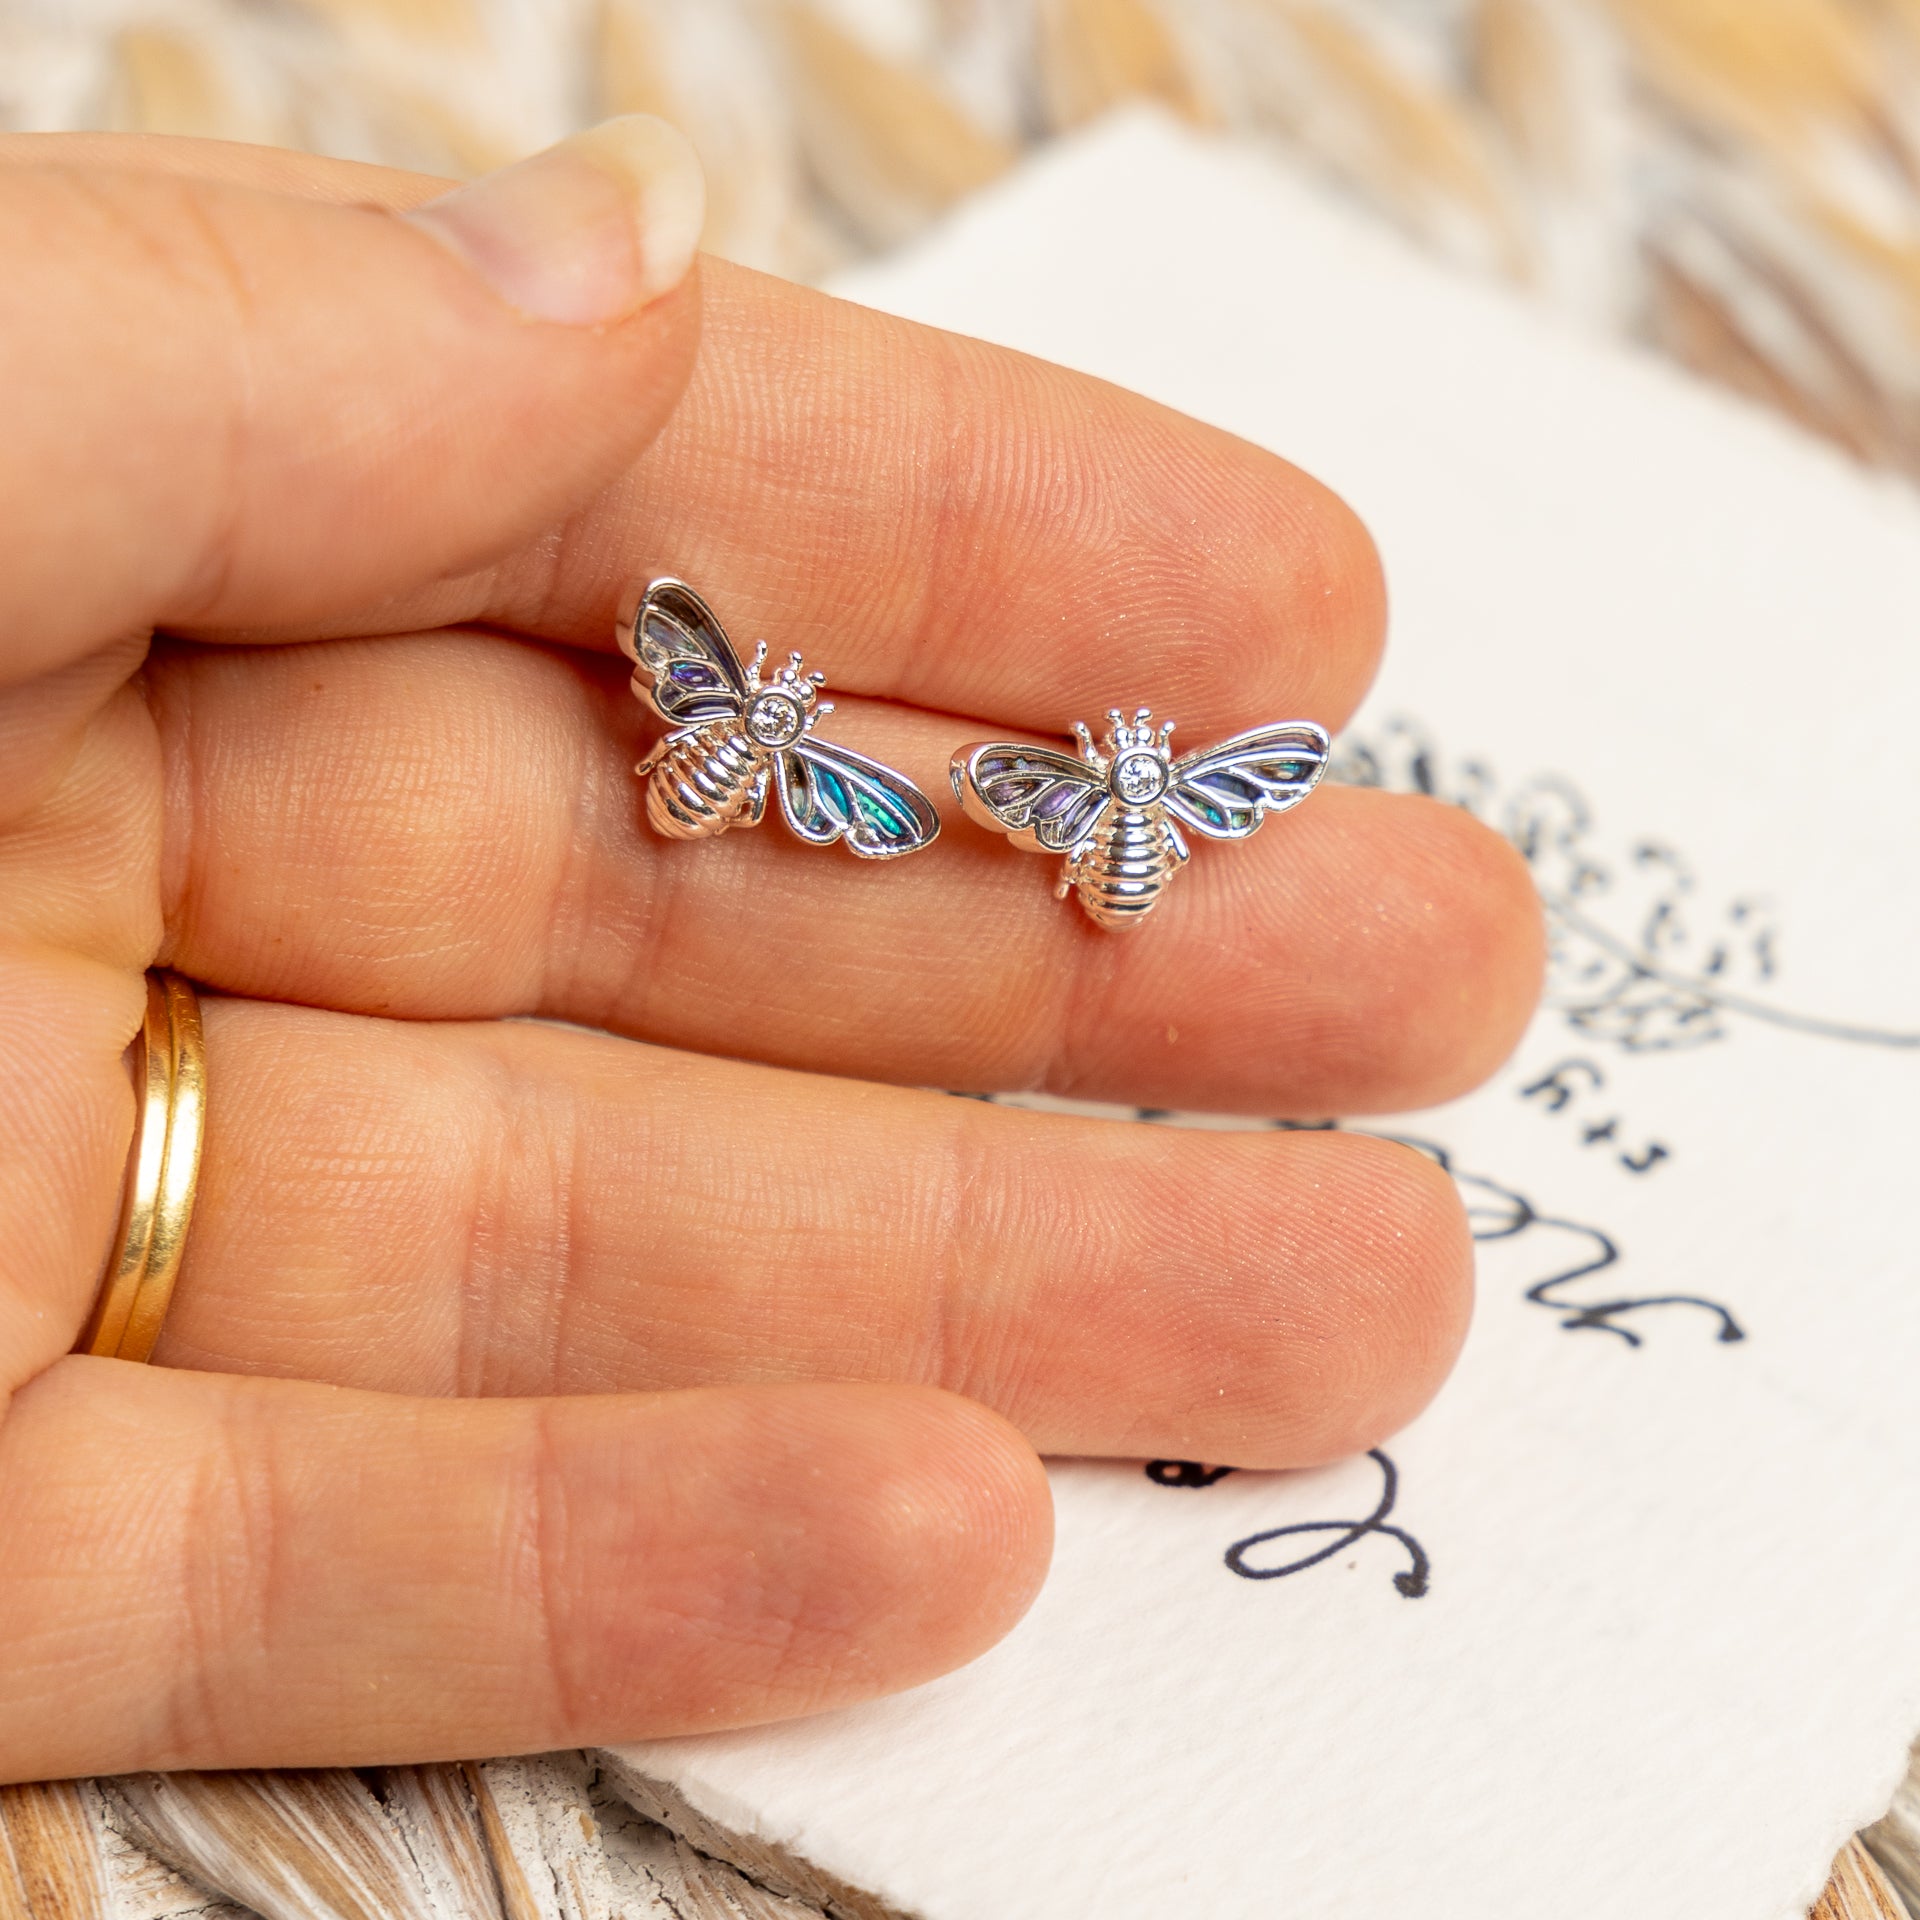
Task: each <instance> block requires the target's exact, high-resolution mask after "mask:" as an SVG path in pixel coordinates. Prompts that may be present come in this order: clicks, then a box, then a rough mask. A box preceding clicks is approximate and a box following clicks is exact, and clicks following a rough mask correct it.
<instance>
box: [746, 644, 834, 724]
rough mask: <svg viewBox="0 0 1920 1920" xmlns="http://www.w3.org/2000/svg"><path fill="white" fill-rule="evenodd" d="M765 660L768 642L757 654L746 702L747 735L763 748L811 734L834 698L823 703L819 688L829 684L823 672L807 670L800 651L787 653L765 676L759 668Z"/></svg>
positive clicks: (831, 705) (830, 707)
mask: <svg viewBox="0 0 1920 1920" xmlns="http://www.w3.org/2000/svg"><path fill="white" fill-rule="evenodd" d="M765 660H766V644H765V642H764V641H763V642H762V643H761V646H760V650H759V651H758V652H757V653H756V654H755V655H754V659H753V669H752V672H751V674H750V675H749V677H748V686H749V688H750V689H751V698H750V699H749V701H748V703H747V710H746V715H745V719H746V728H747V732H748V734H749V735H750V736H751V737H752V739H754V740H755V741H756V742H758V744H759V745H761V746H762V747H768V748H773V747H788V746H791V745H792V744H793V743H794V741H795V740H797V739H798V738H799V737H800V736H801V734H803V733H809V732H811V731H812V729H813V723H814V722H815V721H816V720H817V719H819V717H820V716H821V715H822V714H823V713H831V712H832V711H833V702H832V701H831V700H828V701H825V702H822V700H821V698H820V689H821V688H822V687H823V686H825V685H826V679H827V677H826V675H825V674H823V673H807V672H804V671H803V669H802V662H801V659H800V656H799V655H798V654H797V653H793V654H789V655H788V656H787V664H786V665H785V666H784V667H780V668H778V669H776V670H775V671H774V672H773V673H770V674H768V675H767V676H766V678H765V679H762V678H761V676H760V669H761V667H762V665H763V664H764V663H765Z"/></svg>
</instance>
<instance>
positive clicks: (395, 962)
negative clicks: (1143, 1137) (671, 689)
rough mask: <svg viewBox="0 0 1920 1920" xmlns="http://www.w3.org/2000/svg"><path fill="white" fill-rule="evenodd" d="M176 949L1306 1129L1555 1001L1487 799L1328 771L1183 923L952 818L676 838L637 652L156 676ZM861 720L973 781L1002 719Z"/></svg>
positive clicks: (420, 648)
mask: <svg viewBox="0 0 1920 1920" xmlns="http://www.w3.org/2000/svg"><path fill="white" fill-rule="evenodd" d="M150 679H151V686H152V699H153V704H154V711H155V714H156V718H157V722H158V725H159V728H160V735H161V740H162V743H163V746H162V750H163V753H164V755H165V756H166V759H167V763H168V790H169V796H170V799H169V824H168V829H167V841H168V868H167V879H166V899H167V918H168V925H169V929H170V932H169V942H170V946H169V951H170V953H171V956H172V964H174V965H177V966H179V967H181V968H183V969H184V970H186V971H187V972H189V973H191V974H193V975H194V976H195V977H196V978H199V979H203V980H206V981H208V982H209V983H211V984H214V985H217V986H220V987H223V988H225V989H227V990H229V991H232V992H236V993H243V994H248V995H252V996H255V997H259V998H265V999H279V1000H298V1001H305V1002H309V1003H314V1004H320V1005H328V1006H334V1007H340V1008H346V1009H352V1010H356V1011H360V1012H368V1013H384V1014H399V1015H407V1016H412V1017H416V1018H427V1019H445V1018H475V1017H482V1016H487V1015H497V1014H507V1013H542V1014H550V1015H554V1016H557V1017H559V1018H563V1019H569V1020H575V1021H579V1022H582V1023H583V1024H587V1025H591V1026H600V1027H607V1028H611V1029H614V1030H616V1031H619V1032H623V1033H627V1034H631V1035H636V1036H639V1037H641V1038H644V1039H649V1040H656V1041H661V1042H664V1043H667V1044H670V1045H674V1046H682V1047H692V1048H697V1049H699V1050H701V1051H705V1052H718V1053H733V1054H741V1055H749V1056H755V1057H759V1058H763V1059H766V1060H770V1061H774V1062H777V1063H780V1064H784V1065H789V1066H801V1067H808V1068H814V1069H819V1070H824V1071H831V1072H840V1073H851V1074H858V1075H862V1076H865V1077H868V1078H874V1079H889V1080H905V1081H910V1082H913V1083H916V1084H921V1085H927V1084H933V1085H944V1086H951V1087H962V1088H970V1089H975V1090H979V1089H985V1088H994V1087H1036V1086H1045V1087H1049V1088H1052V1089H1053V1090H1055V1091H1057V1092H1063V1093H1081V1094H1085V1095H1087V1096H1088V1097H1090V1098H1096V1099H1098V1098H1111V1099H1121V1100H1137V1101H1141V1102H1144V1103H1146V1104H1149V1105H1154V1106H1182V1105H1184V1106H1199V1107H1217V1108H1222V1109H1234V1110H1239V1111H1252V1112H1256V1113H1258V1112H1268V1113H1284V1112H1289V1111H1292V1112H1305V1113H1310V1114H1324V1113H1329V1112H1360V1111H1367V1110H1374V1111H1378V1110H1382V1109H1386V1110H1392V1109H1396V1108H1401V1109H1404V1108H1407V1107H1411V1106H1417V1105H1424V1104H1428V1103H1430V1102H1432V1101H1435V1100H1438V1099H1440V1098H1443V1097H1446V1096H1447V1095H1449V1094H1451V1093H1454V1092H1457V1091H1459V1090H1460V1089H1461V1088H1463V1087H1464V1086H1467V1085H1471V1084H1473V1082H1474V1081H1475V1080H1477V1079H1478V1078H1479V1077H1481V1076H1482V1075H1483V1074H1485V1073H1486V1072H1488V1071H1490V1070H1491V1069H1492V1067H1493V1066H1494V1065H1495V1064H1496V1063H1497V1062H1498V1061H1499V1060H1500V1059H1501V1058H1503V1057H1504V1055H1505V1053H1506V1052H1507V1050H1508V1049H1509V1048H1510V1047H1511V1046H1512V1045H1513V1043H1514V1041H1515V1039H1516V1038H1517V1036H1518V1034H1519V1031H1520V1029H1521V1027H1522V1025H1523V1024H1524V1022H1525V1019H1526V1017H1527V1013H1528V1011H1529V1009H1530V1007H1531V1005H1532V999H1533V994H1534V991H1535V989H1536V987H1537V983H1538V978H1539V967H1540V934H1539V917H1538V908H1537V905H1536V904H1535V902H1534V896H1533V890H1532V886H1531V883H1530V882H1529V880H1528V878H1527V875H1526V871H1525V868H1524V866H1523V865H1522V863H1521V862H1520V861H1519V860H1518V858H1517V856H1515V855H1514V853H1513V851H1512V850H1511V849H1510V848H1509V847H1507V846H1506V845H1505V843H1504V842H1502V841H1501V840H1499V839H1498V838H1497V837H1496V836H1495V835H1493V834H1492V833H1490V832H1488V831H1487V830H1486V829H1484V828H1482V827H1480V826H1479V825H1478V824H1477V823H1475V822H1474V821H1472V820H1471V819H1469V818H1468V817H1467V816H1466V815H1465V814H1464V813H1462V812H1460V811H1458V810H1457V809H1453V808H1446V807H1441V806H1439V805H1436V804H1433V803H1429V802H1423V801H1417V800H1408V799H1402V798H1395V797H1391V796H1386V795H1380V794H1375V793H1364V792H1358V791H1353V790H1343V789H1339V788H1323V789H1322V790H1321V791H1320V792H1318V793H1316V794H1315V795H1314V796H1313V797H1312V799H1310V800H1309V801H1308V802H1307V803H1306V804H1305V805H1303V806H1302V807H1300V808H1299V809H1298V810H1297V811H1294V812H1292V813H1289V814H1287V815H1286V816H1284V817H1283V818H1280V819H1276V820H1272V821H1269V822H1268V823H1267V824H1266V825H1265V826H1263V827H1262V828H1261V830H1260V831H1259V833H1257V834H1256V835H1255V836H1254V837H1253V838H1252V839H1250V840H1248V841H1245V842H1243V843H1238V844H1234V845H1218V844H1214V843H1212V842H1207V841H1201V842H1199V843H1198V844H1197V845H1196V847H1195V850H1194V855H1193V859H1192V861H1191V863H1190V865H1189V866H1188V867H1187V868H1186V869H1185V870H1183V871H1182V872H1180V873H1178V874H1177V875H1176V876H1175V877H1174V878H1173V880H1172V882H1171V883H1170V885H1169V887H1168V889H1167V892H1166V896H1165V898H1164V899H1162V900H1161V901H1160V903H1159V904H1158V905H1157V906H1156V907H1155V909H1154V912H1153V915H1152V918H1151V920H1150V922H1149V923H1148V924H1147V925H1145V926H1143V927H1141V928H1139V929H1136V930H1132V931H1129V932H1126V933H1122V934H1117V935H1110V934H1103V933H1100V932H1098V931H1097V930H1095V929H1094V928H1093V927H1091V925H1090V924H1089V923H1088V922H1087V921H1086V920H1085V918H1084V916H1083V915H1082V914H1081V913H1080V911H1079V909H1078V907H1077V906H1076V905H1074V904H1072V903H1070V902H1069V903H1066V904H1062V903H1059V902H1057V901H1055V900H1054V899H1053V898H1052V897H1051V883H1052V881H1053V879H1054V877H1055V873H1056V871H1057V862H1054V861H1051V860H1043V859H1041V858H1040V857H1038V856H1035V855H1031V854H1025V853H1020V852H1017V851H1015V850H1014V849H1012V848H1011V847H1009V846H1008V845H1007V843H1006V842H1005V841H1003V840H1001V839H1000V838H998V837H997V836H994V835H990V834H986V833H983V832H981V831H980V830H979V829H977V828H976V827H974V826H972V825H971V824H970V823H968V822H966V821H964V820H961V819H958V818H955V819H953V820H952V821H951V822H950V825H949V827H948V830H947V832H946V833H945V834H944V835H943V837H942V838H941V840H940V842H939V844H938V846H937V848H936V849H935V850H934V852H933V853H931V854H929V855H927V856H926V857H924V858H913V859H907V860H897V861H888V862H884V863H870V862H865V861H856V860H852V859H849V858H848V857H847V856H846V855H845V854H844V852H842V851H840V850H830V851H827V852H822V851H820V850H819V849H816V848H810V847H806V846H803V845H801V844H800V843H798V842H796V841H795V840H793V839H792V837H791V836H790V835H788V834H787V832H786V831H785V829H784V827H783V826H782V825H781V824H780V823H779V822H778V821H776V820H769V821H768V822H766V823H765V824H764V825H763V826H762V827H761V828H760V829H759V830H758V831H754V832H741V833H734V834H729V835H727V836H726V838H725V839H724V840H721V841H717V842H709V843H705V844H687V843H677V842H668V841H664V840H662V839H660V838H658V837H657V836H656V835H654V834H653V833H652V832H651V831H650V830H649V829H648V828H647V827H646V826H645V825H644V824H643V820H642V804H641V797H640V790H639V786H638V783H637V782H636V781H635V780H634V778H633V776H632V773H631V771H630V769H631V767H632V764H633V761H634V758H635V757H636V754H637V752H638V750H639V745H640V741H641V738H642V735H641V730H640V718H639V711H638V708H637V707H636V705H635V703H634V702H633V701H632V700H631V699H630V698H629V697H628V695H627V693H626V691H625V689H624V685H623V683H622V681H621V680H620V678H619V676H618V673H617V670H616V669H615V668H614V666H613V665H612V663H606V664H605V666H604V667H602V666H601V665H600V664H599V663H595V662H590V661H586V660H583V659H582V658H580V657H579V656H570V655H568V654H565V653H563V652H560V651H557V650H549V649H543V648H537V647H531V646H525V645H513V644H506V643H502V644H500V645H496V646H487V647H477V646H474V645H472V644H470V643H469V642H468V641H467V640H465V639H464V638H463V637H462V636H459V635H440V636H429V637H423V638H418V639H414V640H405V641H402V640H390V641H381V642H372V641H347V642H341V643H337V644H334V645H328V646H314V647H305V648H296V649H286V648H280V649H271V648H270V649H260V650H249V651H245V652H237V651H228V650H219V649H204V650H195V649H189V650H184V651H182V650H174V651H170V652H167V653H165V654H163V655H162V656H160V657H157V658H156V659H155V661H154V663H153V666H152V668H151V669H150ZM829 725H830V730H831V731H832V733H833V734H834V735H835V737H837V738H840V739H844V740H847V741H849V742H850V743H851V744H853V745H855V746H858V747H860V748H862V749H863V750H865V751H869V752H872V753H875V754H877V755H878V757H880V758H881V759H883V760H885V761H887V762H888V763H889V764H892V765H895V766H898V767H901V768H903V769H905V770H906V771H907V772H908V773H909V774H911V775H912V776H913V777H914V778H916V779H917V780H918V781H919V782H920V784H921V785H922V786H923V787H924V788H925V789H926V791H927V792H929V793H930V794H934V795H936V796H944V797H945V800H946V804H947V806H948V810H949V812H950V813H953V812H957V810H956V809H954V808H953V806H952V801H951V794H950V791H949V790H948V788H947V785H946V765H947V756H948V754H949V753H950V751H951V750H952V748H953V747H954V746H955V745H957V744H958V743H959V742H960V740H961V739H963V738H964V737H965V735H966V733H967V732H968V731H969V730H975V726H974V723H962V722H958V721H953V720H941V719H939V718H937V717H935V716H930V715H914V714H908V713H902V712H899V711H897V710H888V709H869V710H867V711H864V712H862V711H858V710H856V708H855V707H854V706H852V705H849V706H848V707H847V708H846V709H845V710H844V711H842V712H837V713H835V714H834V715H833V717H832V720H831V722H830V723H829Z"/></svg>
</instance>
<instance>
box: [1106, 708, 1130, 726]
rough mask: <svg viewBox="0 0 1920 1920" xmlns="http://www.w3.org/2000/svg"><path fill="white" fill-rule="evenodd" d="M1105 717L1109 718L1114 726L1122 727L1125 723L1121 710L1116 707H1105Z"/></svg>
mask: <svg viewBox="0 0 1920 1920" xmlns="http://www.w3.org/2000/svg"><path fill="white" fill-rule="evenodd" d="M1107 718H1108V719H1109V720H1111V721H1112V722H1113V724H1114V725H1115V726H1116V727H1124V726H1125V725H1126V724H1127V723H1126V721H1125V719H1124V718H1123V717H1122V716H1121V712H1120V709H1119V708H1118V707H1109V708H1108V709H1107Z"/></svg>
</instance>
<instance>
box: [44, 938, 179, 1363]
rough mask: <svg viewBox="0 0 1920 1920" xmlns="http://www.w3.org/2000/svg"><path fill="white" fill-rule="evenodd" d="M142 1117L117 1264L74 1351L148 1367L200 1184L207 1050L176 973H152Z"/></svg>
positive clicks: (143, 1037) (142, 1054)
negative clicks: (148, 1358)
mask: <svg viewBox="0 0 1920 1920" xmlns="http://www.w3.org/2000/svg"><path fill="white" fill-rule="evenodd" d="M135 1045H136V1049H137V1052H138V1055H139V1060H138V1065H137V1068H136V1071H137V1073H138V1076H139V1087H140V1092H139V1112H138V1115H137V1117H136V1119H135V1122H134V1130H133V1151H132V1153H131V1155H130V1156H129V1158H128V1162H127V1188H126V1195H125V1197H124V1199H123V1200H122V1202H121V1206H120V1231H119V1235H118V1238H117V1241H116V1244H115V1252H114V1256H113V1263H112V1265H111V1267H110V1268H109V1269H108V1272H107V1277H106V1280H105V1281H104V1283H103V1284H102V1286H101V1288H100V1297H99V1298H98V1299H97V1300H96V1301H95V1302H94V1305H93V1312H92V1314H91V1315H90V1316H89V1317H88V1320H87V1324H86V1328H85V1330H84V1331H83V1332H82V1333H81V1335H80V1338H79V1340H78V1342H77V1343H76V1344H75V1347H74V1351H75V1352H76V1353H92V1354H99V1355H101V1356H103V1357H105V1358H107V1359H114V1360H145V1359H146V1358H147V1357H148V1355H149V1354H151V1353H152V1352H153V1348H154V1343H155V1342H156V1341H157V1340H158V1339H159V1338H160V1323H161V1322H162V1321H163V1320H165V1318H166V1317H167V1307H168V1304H169V1303H170V1302H171V1300H172V1299H173V1283H174V1282H175V1281H176V1280H178V1279H179V1277H180V1259H181V1256H182V1254H183V1253H185V1251H186V1245H187V1226H188V1223H189V1222H190V1221H191V1220H192V1218H193V1196H194V1189H195V1188H196V1187H197V1186H198V1185H199V1181H200V1146H201V1141H202V1138H203V1137H204V1134H205V1131H206V1117H207V1050H206V1043H205V1041H204V1040H203V1039H202V1037H201V1032H200V1001H199V998H198V996H197V995H196V994H195V993H194V990H193V988H192V986H191V985H190V984H189V983H188V982H187V981H186V980H183V979H182V978H181V977H180V975H179V974H177V973H171V972H168V971H167V970H166V969H165V968H155V969H154V970H153V971H152V972H151V973H149V974H148V975H147V1017H146V1019H145V1021H144V1022H143V1023H142V1025H141V1028H140V1034H139V1038H138V1040H137V1041H136V1043H135Z"/></svg>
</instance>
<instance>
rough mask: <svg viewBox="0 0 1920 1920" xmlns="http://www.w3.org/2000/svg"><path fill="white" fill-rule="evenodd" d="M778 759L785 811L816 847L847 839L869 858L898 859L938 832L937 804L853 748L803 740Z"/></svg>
mask: <svg viewBox="0 0 1920 1920" xmlns="http://www.w3.org/2000/svg"><path fill="white" fill-rule="evenodd" d="M778 760H779V769H780V771H779V785H780V811H781V812H782V813H784V814H785V815H786V817H787V825H788V826H790V827H791V828H792V829H793V830H794V832H795V833H797V834H798V835H799V836H800V838H801V839H802V840H808V841H811V842H812V843H813V844H814V845H815V846H817V847H829V846H831V845H832V844H833V843H834V841H836V840H838V839H840V838H842V837H843V836H844V837H845V839H846V843H847V845H848V846H849V847H850V848H851V849H852V850H853V851H854V852H855V853H857V854H858V855H859V856H860V857H861V858H862V859H863V860H892V859H895V858H897V857H898V856H899V855H900V854H903V853H918V852H919V850H920V849H921V848H922V847H924V846H926V845H928V844H929V843H930V842H931V841H932V840H933V838H934V836H935V835H936V834H938V833H939V831H940V816H939V814H938V813H936V812H935V811H934V807H933V802H932V801H931V800H929V799H928V798H927V796H926V795H925V794H924V793H922V792H921V791H920V789H919V788H918V787H916V786H915V785H914V784H913V782H912V781H911V780H909V779H908V778H907V777H906V776H905V775H904V774H900V773H895V772H894V771H893V769H892V768H891V767H883V766H882V765H881V764H880V763H879V762H878V761H877V760H869V759H868V758H867V757H866V755H865V754H863V753H855V752H854V751H853V750H852V748H850V747H841V746H835V745H834V744H833V743H832V742H830V741H826V740H813V739H807V740H800V741H797V742H796V743H795V744H794V745H793V746H791V747H789V748H787V749H786V751H784V752H783V753H781V754H780V755H779V756H778Z"/></svg>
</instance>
